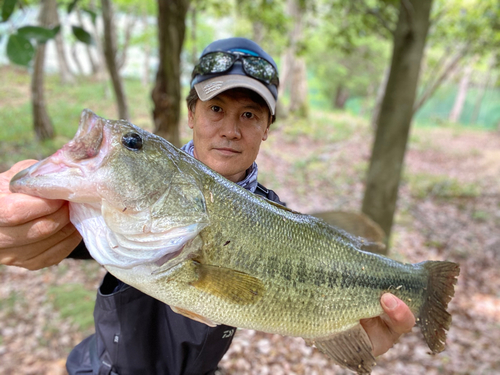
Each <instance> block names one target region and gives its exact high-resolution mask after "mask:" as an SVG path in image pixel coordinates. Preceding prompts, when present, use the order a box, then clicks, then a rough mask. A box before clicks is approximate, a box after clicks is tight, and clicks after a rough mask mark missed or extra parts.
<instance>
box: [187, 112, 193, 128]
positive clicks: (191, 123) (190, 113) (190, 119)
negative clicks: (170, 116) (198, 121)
mask: <svg viewBox="0 0 500 375" xmlns="http://www.w3.org/2000/svg"><path fill="white" fill-rule="evenodd" d="M188 126H189V128H190V129H193V126H194V112H193V111H191V109H190V108H188Z"/></svg>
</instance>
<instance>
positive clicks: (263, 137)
mask: <svg viewBox="0 0 500 375" xmlns="http://www.w3.org/2000/svg"><path fill="white" fill-rule="evenodd" d="M268 136H269V125H268V126H267V128H266V131H265V132H264V134H263V135H262V140H263V141H265V140H266V139H267V137H268Z"/></svg>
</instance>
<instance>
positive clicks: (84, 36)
mask: <svg viewBox="0 0 500 375" xmlns="http://www.w3.org/2000/svg"><path fill="white" fill-rule="evenodd" d="M71 28H72V30H73V34H74V35H75V37H76V39H78V40H79V41H80V42H82V43H85V44H89V45H92V44H94V40H93V39H92V36H91V35H90V34H89V33H88V32H87V31H85V29H83V28H82V27H80V26H71Z"/></svg>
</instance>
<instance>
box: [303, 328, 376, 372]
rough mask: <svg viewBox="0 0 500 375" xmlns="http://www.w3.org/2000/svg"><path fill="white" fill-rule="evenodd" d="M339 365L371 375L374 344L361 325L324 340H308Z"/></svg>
mask: <svg viewBox="0 0 500 375" xmlns="http://www.w3.org/2000/svg"><path fill="white" fill-rule="evenodd" d="M308 342H309V343H311V342H312V343H313V344H314V345H315V346H316V348H318V349H319V350H320V351H321V352H323V353H325V354H326V355H328V356H329V357H330V358H332V359H333V360H334V361H335V362H336V363H337V364H338V365H340V366H342V367H347V368H348V369H349V370H352V371H355V372H356V373H358V374H370V373H371V371H372V367H373V366H375V364H376V363H375V357H373V354H372V344H371V342H370V338H369V337H368V335H367V334H366V332H365V330H364V329H363V327H361V324H360V323H358V324H356V325H355V326H353V327H351V328H349V329H348V330H346V331H343V332H339V333H336V334H335V335H333V336H329V337H326V338H322V339H315V340H308Z"/></svg>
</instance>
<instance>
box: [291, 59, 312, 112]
mask: <svg viewBox="0 0 500 375" xmlns="http://www.w3.org/2000/svg"><path fill="white" fill-rule="evenodd" d="M292 73H293V74H292V76H291V82H290V83H291V89H290V112H292V113H293V114H295V115H297V116H299V117H307V116H308V115H309V107H308V104H307V70H306V60H305V59H304V58H303V57H295V63H294V69H293V72H292Z"/></svg>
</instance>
